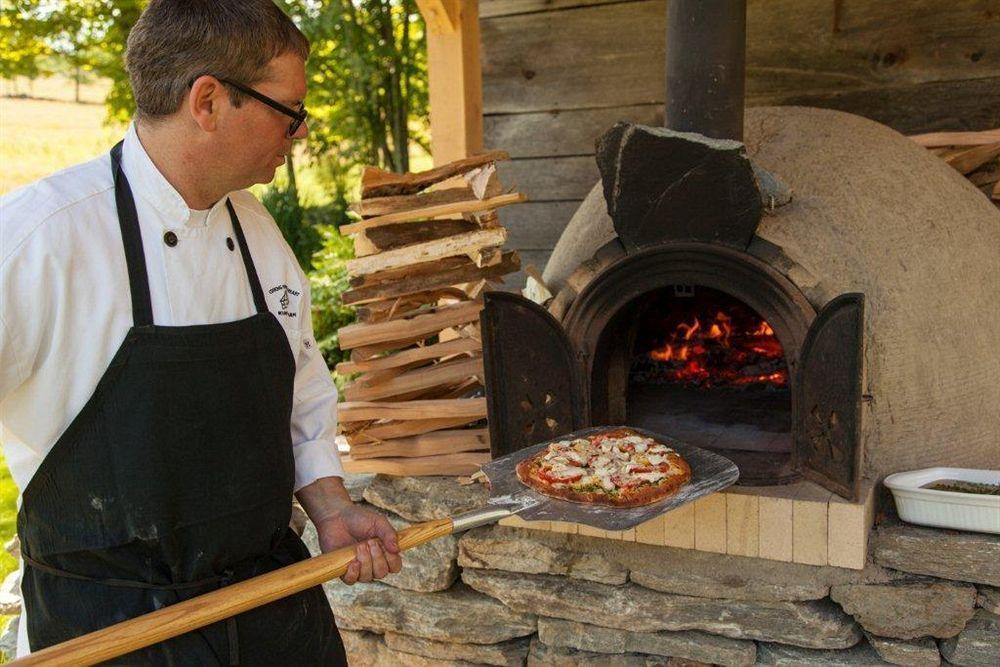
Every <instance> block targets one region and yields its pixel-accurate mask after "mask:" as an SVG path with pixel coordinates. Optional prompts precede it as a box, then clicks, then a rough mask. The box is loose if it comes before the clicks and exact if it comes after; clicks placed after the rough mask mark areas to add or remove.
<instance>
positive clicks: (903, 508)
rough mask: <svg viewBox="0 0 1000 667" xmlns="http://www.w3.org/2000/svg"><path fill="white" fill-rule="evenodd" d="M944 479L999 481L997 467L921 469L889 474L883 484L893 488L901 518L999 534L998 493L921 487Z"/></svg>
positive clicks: (923, 524)
mask: <svg viewBox="0 0 1000 667" xmlns="http://www.w3.org/2000/svg"><path fill="white" fill-rule="evenodd" d="M943 480H959V481H963V482H978V483H980V484H1000V470H973V469H969V468H924V469H923V470H911V471H909V472H897V473H895V474H892V475H889V476H888V477H886V478H885V482H884V484H885V485H886V486H887V487H888V488H889V489H890V490H891V491H892V496H893V498H894V499H895V501H896V511H897V512H899V518H901V519H902V520H903V521H908V522H910V523H917V524H920V525H922V526H938V527H940V528H953V529H956V530H973V531H977V532H981V533H997V534H1000V496H992V495H986V494H982V493H960V492H957V491H937V490H934V489H923V488H920V487H922V486H925V485H927V484H930V483H931V482H938V481H943Z"/></svg>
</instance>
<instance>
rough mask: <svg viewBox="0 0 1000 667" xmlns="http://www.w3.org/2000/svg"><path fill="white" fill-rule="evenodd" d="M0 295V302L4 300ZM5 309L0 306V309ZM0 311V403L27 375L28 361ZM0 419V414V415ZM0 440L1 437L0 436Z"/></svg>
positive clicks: (0, 418) (0, 416)
mask: <svg viewBox="0 0 1000 667" xmlns="http://www.w3.org/2000/svg"><path fill="white" fill-rule="evenodd" d="M4 300H5V299H3V298H2V297H0V302H2V301H4ZM3 310H6V309H5V308H0V311H3ZM4 314H5V313H4V312H0V403H3V399H4V398H5V397H6V396H7V394H9V393H10V392H11V391H13V390H14V389H15V388H16V387H18V386H19V385H20V384H21V383H22V382H24V380H25V379H26V378H27V377H28V363H27V361H26V360H25V359H23V358H22V357H21V352H22V351H23V348H24V346H22V345H19V344H18V341H17V340H16V339H15V336H14V331H13V329H11V327H10V326H8V324H7V320H6V319H5V317H4ZM0 420H2V415H0ZM0 440H2V438H0Z"/></svg>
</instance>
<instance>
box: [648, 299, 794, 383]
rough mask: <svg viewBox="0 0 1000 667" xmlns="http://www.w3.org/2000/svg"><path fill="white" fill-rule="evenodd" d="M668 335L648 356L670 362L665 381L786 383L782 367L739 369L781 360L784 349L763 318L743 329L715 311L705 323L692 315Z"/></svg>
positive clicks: (786, 373) (730, 318) (665, 371)
mask: <svg viewBox="0 0 1000 667" xmlns="http://www.w3.org/2000/svg"><path fill="white" fill-rule="evenodd" d="M745 319H746V318H744V321H745ZM668 338H669V340H667V341H666V342H664V343H663V344H662V345H660V346H659V347H656V348H655V349H653V350H651V351H650V352H649V353H648V354H649V358H650V359H652V360H654V361H658V362H662V363H664V364H669V365H670V366H671V367H670V368H669V369H665V370H664V373H665V374H666V376H667V377H666V379H669V380H671V381H675V382H693V383H697V384H704V385H706V386H712V385H729V386H747V385H756V384H772V385H777V386H784V385H786V384H787V383H788V371H787V370H786V369H781V370H778V371H775V372H769V373H759V372H758V373H749V374H747V373H745V372H741V371H742V369H743V368H751V367H754V366H755V365H757V364H759V363H761V362H773V361H780V360H783V359H784V349H783V348H782V346H781V343H780V342H779V341H778V339H777V338H776V337H775V335H774V329H773V328H772V327H771V325H769V324H768V323H767V322H766V321H764V320H763V319H760V320H757V321H756V322H755V323H754V324H753V326H751V327H747V328H746V329H745V330H744V331H742V332H741V331H735V330H734V328H733V323H732V317H730V316H729V315H727V314H726V313H725V312H722V311H718V312H717V313H716V315H715V318H714V320H713V321H711V322H710V323H708V324H707V325H703V324H702V322H701V320H699V319H698V317H696V316H695V317H692V319H691V322H690V323H688V322H687V321H683V322H680V323H679V324H677V325H676V327H675V328H674V330H673V331H671V332H670V333H669V335H668ZM772 366H773V364H772ZM757 367H758V368H759V366H757Z"/></svg>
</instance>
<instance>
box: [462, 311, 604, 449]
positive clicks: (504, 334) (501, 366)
mask: <svg viewBox="0 0 1000 667" xmlns="http://www.w3.org/2000/svg"><path fill="white" fill-rule="evenodd" d="M483 298H484V301H485V308H484V310H483V312H482V314H481V316H480V318H481V320H480V321H481V323H482V332H483V349H484V358H483V364H484V370H485V374H486V377H487V382H486V402H487V412H488V414H489V424H490V452H491V454H492V455H493V458H498V457H500V456H504V455H505V454H510V453H511V452H516V451H518V450H520V449H524V448H525V447H530V446H531V445H535V444H538V443H539V442H543V441H545V440H551V439H552V438H555V437H557V436H560V435H562V434H564V433H570V432H572V431H576V430H578V429H580V428H583V427H584V426H585V425H586V424H584V423H583V422H584V421H585V420H584V418H583V417H584V414H585V409H584V405H583V403H582V402H581V398H582V397H583V393H582V392H583V387H584V382H583V378H582V373H580V371H579V367H578V364H577V360H576V358H575V355H574V353H573V350H572V348H571V346H570V343H569V339H568V338H566V333H565V332H564V331H563V328H562V325H560V324H559V322H558V321H557V320H556V319H555V318H554V317H552V315H550V314H549V313H548V311H546V310H545V309H544V308H542V307H541V306H539V305H538V304H536V303H534V302H532V301H529V300H528V299H525V298H524V297H522V296H519V295H516V294H509V293H507V292H487V293H486V294H485V295H484V297H483ZM485 350H489V353H485Z"/></svg>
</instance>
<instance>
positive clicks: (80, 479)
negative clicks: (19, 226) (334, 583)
mask: <svg viewBox="0 0 1000 667" xmlns="http://www.w3.org/2000/svg"><path fill="white" fill-rule="evenodd" d="M111 163H112V169H113V171H114V180H115V199H116V203H117V207H118V220H119V223H120V225H121V230H122V238H123V241H124V246H125V257H126V261H127V265H128V275H129V285H130V289H131V294H132V317H133V326H132V328H131V329H130V330H129V332H128V334H127V335H126V336H125V340H124V341H123V342H122V344H121V347H120V348H119V349H118V351H117V353H116V354H115V356H114V359H113V360H112V361H111V364H110V366H109V367H108V369H107V371H105V373H104V376H103V377H102V378H101V380H100V382H99V383H98V385H97V388H96V389H95V390H94V394H93V396H91V398H90V400H89V401H88V402H87V404H86V406H84V408H83V410H82V411H81V412H80V414H79V415H77V416H76V418H75V419H74V420H73V422H72V423H71V424H70V426H69V428H67V429H66V431H65V432H64V433H63V434H62V436H61V437H60V438H59V440H58V441H57V442H56V444H55V445H54V447H53V448H52V451H50V452H49V454H48V456H46V457H45V460H44V461H43V462H42V465H41V467H40V468H39V469H38V472H36V473H35V475H34V477H32V479H31V482H30V483H29V484H28V486H27V488H26V489H25V490H24V494H23V497H22V504H21V508H20V511H19V513H18V517H17V532H18V535H19V536H20V538H21V549H22V555H23V557H24V579H23V583H22V592H23V596H24V604H25V607H26V611H27V621H28V638H29V640H30V643H31V648H32V649H33V650H39V649H42V648H45V647H47V646H51V645H52V644H56V643H58V642H62V641H65V640H67V639H71V638H73V637H76V636H79V635H82V634H84V633H87V632H91V631H94V630H99V629H101V628H104V627H106V626H108V625H111V624H113V623H117V622H119V621H124V620H126V619H129V618H133V617H135V616H139V615H140V614H145V613H148V612H152V611H155V610H156V609H159V608H161V607H164V606H166V605H170V604H174V603H176V602H179V601H181V600H186V599H188V598H191V597H194V596H197V595H200V594H203V593H207V592H210V591H212V590H215V589H217V588H219V587H221V586H225V585H227V584H229V583H232V582H235V581H240V580H242V579H246V578H249V577H252V576H255V575H258V574H262V573H264V572H268V571H271V570H274V569H276V568H279V567H282V566H284V565H288V564H291V563H294V562H296V561H300V560H302V559H304V558H307V557H308V556H309V552H308V550H307V549H306V547H305V545H304V544H303V543H302V541H301V540H300V539H299V538H298V536H297V535H296V534H295V533H294V532H292V531H291V530H290V529H289V527H288V522H289V518H290V515H291V501H292V490H293V484H294V461H293V458H292V442H291V431H290V417H291V410H292V387H293V380H294V376H295V361H294V358H293V356H292V352H291V350H290V349H289V345H288V339H287V338H286V336H285V333H284V331H283V330H282V327H281V325H280V324H279V323H278V321H277V319H276V318H275V317H274V315H272V314H271V313H270V312H268V310H267V305H266V303H265V301H264V292H263V290H262V289H261V286H260V280H259V279H258V277H257V272H256V270H255V269H254V266H253V260H252V258H251V256H250V252H249V250H248V248H247V244H246V239H245V238H244V235H243V230H242V229H241V227H240V223H239V220H238V219H237V217H236V212H235V211H234V210H233V207H232V204H231V203H230V202H229V201H228V200H227V201H226V206H227V208H228V210H229V217H230V219H231V220H232V225H233V232H234V234H235V236H236V239H237V241H238V242H239V248H240V252H241V254H242V256H243V262H244V264H245V266H246V271H247V277H248V278H249V282H250V287H251V290H252V292H253V299H254V303H255V305H256V308H257V314H256V315H253V316H252V317H249V318H247V319H244V320H239V321H236V322H228V323H225V324H209V325H195V326H179V327H164V326H157V325H155V324H153V315H152V313H153V310H152V304H151V301H150V296H149V281H148V277H147V275H146V263H145V258H144V255H143V250H142V239H141V237H140V232H139V222H138V218H137V216H136V209H135V201H134V199H133V198H132V192H131V190H130V188H129V185H128V181H127V180H126V179H125V174H124V173H123V171H122V168H121V143H119V144H118V145H117V146H115V148H114V149H113V150H112V151H111ZM220 250H221V251H222V252H225V253H228V252H229V250H227V249H226V248H220ZM167 252H169V250H167ZM220 261H221V258H220ZM106 288H107V286H105V285H99V286H98V285H95V286H94V289H106ZM206 289H211V286H206ZM191 298H198V295H196V294H194V295H191ZM119 663H120V664H156V665H203V664H205V665H214V664H230V665H232V664H244V665H258V664H259V665H320V664H322V665H343V664H346V658H345V657H344V649H343V645H342V644H341V641H340V636H339V634H338V633H337V630H336V627H335V626H334V621H333V614H332V612H331V611H330V605H329V603H328V602H327V600H326V597H325V595H324V594H323V590H322V588H321V587H318V586H317V587H314V588H311V589H309V590H306V591H303V592H301V593H298V594H296V595H293V596H290V597H286V598H284V599H282V600H277V601H275V602H272V603H270V604H268V605H265V606H263V607H258V608H257V609H254V610H251V611H248V612H246V613H244V614H241V615H239V616H236V617H235V618H232V619H229V620H228V621H223V622H220V623H216V624H214V625H210V626H207V627H205V628H202V629H201V630H197V631H194V632H190V633H187V634H185V635H181V636H179V637H176V638H174V639H171V640H168V641H166V642H162V643H160V644H156V645H154V646H150V647H148V648H146V649H141V650H139V651H136V652H134V653H130V654H128V655H126V656H123V657H122V658H120V659H119Z"/></svg>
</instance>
